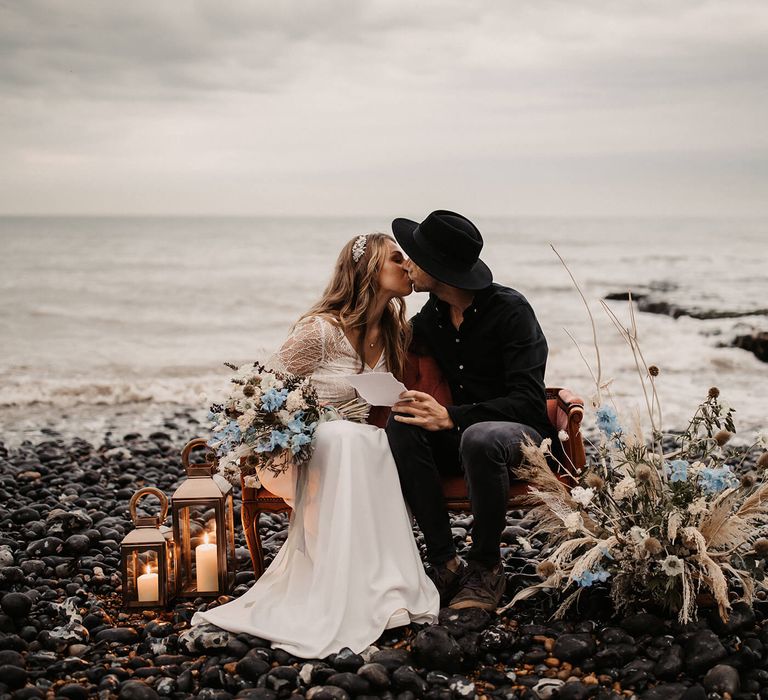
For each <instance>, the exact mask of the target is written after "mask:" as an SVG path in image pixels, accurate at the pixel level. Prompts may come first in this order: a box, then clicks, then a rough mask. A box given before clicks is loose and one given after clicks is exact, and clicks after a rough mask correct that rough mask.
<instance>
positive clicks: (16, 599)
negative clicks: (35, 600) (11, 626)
mask: <svg viewBox="0 0 768 700" xmlns="http://www.w3.org/2000/svg"><path fill="white" fill-rule="evenodd" d="M0 607H2V609H3V612H4V613H6V614H7V615H8V616H9V617H11V618H14V619H21V618H24V617H26V616H27V615H28V614H29V611H30V610H31V609H32V601H31V600H30V598H29V596H27V595H25V594H24V593H6V594H5V595H4V596H3V597H2V599H1V600H0Z"/></svg>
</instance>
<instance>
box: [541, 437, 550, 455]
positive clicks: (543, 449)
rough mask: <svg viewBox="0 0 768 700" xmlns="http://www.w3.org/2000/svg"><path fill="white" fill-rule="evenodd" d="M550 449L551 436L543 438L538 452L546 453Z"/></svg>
mask: <svg viewBox="0 0 768 700" xmlns="http://www.w3.org/2000/svg"><path fill="white" fill-rule="evenodd" d="M551 451H552V438H544V439H543V440H542V441H541V445H539V452H541V453H542V454H548V453H549V452H551Z"/></svg>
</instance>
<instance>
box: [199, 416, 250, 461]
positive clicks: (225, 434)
mask: <svg viewBox="0 0 768 700" xmlns="http://www.w3.org/2000/svg"><path fill="white" fill-rule="evenodd" d="M241 437H242V434H241V432H240V428H239V427H238V425H237V421H236V420H230V421H229V423H227V425H225V426H224V427H223V428H222V429H221V430H215V431H214V432H213V436H212V437H211V438H210V439H209V440H208V443H207V444H208V447H213V445H214V443H219V446H218V447H217V448H216V454H218V455H219V457H221V456H222V455H225V454H227V453H228V452H230V451H232V450H234V449H235V447H237V446H238V445H239V444H240V441H241Z"/></svg>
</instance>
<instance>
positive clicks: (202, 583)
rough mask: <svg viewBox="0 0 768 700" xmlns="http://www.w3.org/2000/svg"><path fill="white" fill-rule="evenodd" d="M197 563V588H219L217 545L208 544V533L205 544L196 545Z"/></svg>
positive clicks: (216, 589) (215, 589)
mask: <svg viewBox="0 0 768 700" xmlns="http://www.w3.org/2000/svg"><path fill="white" fill-rule="evenodd" d="M195 564H196V567H197V590H198V591H201V592H202V591H218V590H219V562H218V557H217V555H216V545H215V544H208V535H207V534H206V535H205V541H204V543H203V544H199V545H197V547H195Z"/></svg>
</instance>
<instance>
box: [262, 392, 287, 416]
mask: <svg viewBox="0 0 768 700" xmlns="http://www.w3.org/2000/svg"><path fill="white" fill-rule="evenodd" d="M286 398H288V389H280V390H279V391H278V390H277V389H270V390H269V391H265V392H264V394H263V395H262V397H261V409H262V410H263V411H268V412H270V413H272V412H274V411H279V410H280V409H281V408H282V407H283V404H284V403H285V400H286Z"/></svg>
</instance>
